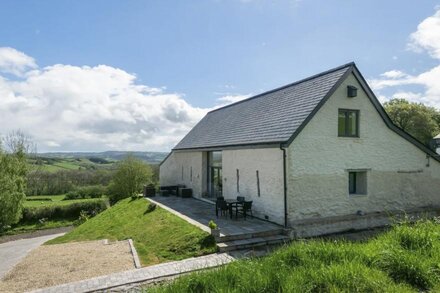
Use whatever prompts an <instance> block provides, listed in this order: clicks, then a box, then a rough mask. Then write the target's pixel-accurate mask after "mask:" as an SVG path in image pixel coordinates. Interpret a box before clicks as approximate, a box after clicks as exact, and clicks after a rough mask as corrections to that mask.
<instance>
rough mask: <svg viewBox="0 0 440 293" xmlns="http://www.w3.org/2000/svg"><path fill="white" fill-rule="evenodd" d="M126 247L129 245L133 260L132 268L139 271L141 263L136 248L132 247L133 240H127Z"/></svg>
mask: <svg viewBox="0 0 440 293" xmlns="http://www.w3.org/2000/svg"><path fill="white" fill-rule="evenodd" d="M128 245H130V250H131V254H132V255H133V260H134V266H135V267H136V268H137V269H140V268H141V267H142V265H141V261H140V259H139V256H138V254H137V251H136V248H135V247H134V244H133V240H132V239H128Z"/></svg>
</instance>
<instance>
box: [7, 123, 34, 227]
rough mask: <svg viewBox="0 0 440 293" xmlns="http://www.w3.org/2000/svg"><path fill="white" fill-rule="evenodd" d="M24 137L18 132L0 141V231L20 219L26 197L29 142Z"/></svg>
mask: <svg viewBox="0 0 440 293" xmlns="http://www.w3.org/2000/svg"><path fill="white" fill-rule="evenodd" d="M25 137H26V136H25V135H24V134H23V133H22V132H19V131H18V132H12V133H10V134H8V135H7V136H6V138H4V139H3V142H1V141H0V230H1V229H4V228H5V227H7V226H9V225H12V224H15V223H17V222H18V221H19V220H20V218H21V213H22V208H23V201H24V199H25V197H26V195H25V190H26V174H27V171H28V165H27V152H28V151H29V150H30V143H29V142H30V141H29V140H25V139H24V138H25ZM3 145H6V150H5V149H4V147H3Z"/></svg>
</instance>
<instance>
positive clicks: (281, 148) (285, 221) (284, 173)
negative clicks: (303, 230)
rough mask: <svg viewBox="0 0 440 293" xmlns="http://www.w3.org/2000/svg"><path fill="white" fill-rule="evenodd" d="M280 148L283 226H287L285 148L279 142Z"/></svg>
mask: <svg viewBox="0 0 440 293" xmlns="http://www.w3.org/2000/svg"><path fill="white" fill-rule="evenodd" d="M280 150H281V151H282V152H283V184H284V188H283V191H284V228H287V176H286V157H287V155H286V149H285V148H283V145H282V144H280Z"/></svg>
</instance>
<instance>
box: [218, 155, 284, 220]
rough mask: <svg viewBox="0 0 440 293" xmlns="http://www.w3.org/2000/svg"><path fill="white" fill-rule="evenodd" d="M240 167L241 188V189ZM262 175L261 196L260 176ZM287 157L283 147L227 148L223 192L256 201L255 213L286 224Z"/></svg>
mask: <svg viewBox="0 0 440 293" xmlns="http://www.w3.org/2000/svg"><path fill="white" fill-rule="evenodd" d="M237 169H238V170H239V191H237ZM257 170H258V172H259V178H260V196H258V189H257V175H256V171H257ZM283 186H284V185H283V156H282V152H281V150H280V149H279V148H261V149H243V150H225V151H223V195H224V196H225V198H236V197H237V196H244V197H245V198H246V200H252V201H253V211H254V215H255V216H258V217H260V218H263V219H264V217H265V216H268V219H269V221H272V222H275V223H279V224H284V191H283Z"/></svg>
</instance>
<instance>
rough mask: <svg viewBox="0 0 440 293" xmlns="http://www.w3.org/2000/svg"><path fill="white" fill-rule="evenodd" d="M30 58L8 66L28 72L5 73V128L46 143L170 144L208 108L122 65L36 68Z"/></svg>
mask: <svg viewBox="0 0 440 293" xmlns="http://www.w3.org/2000/svg"><path fill="white" fill-rule="evenodd" d="M0 49H3V48H0ZM2 51H3V52H5V50H0V52H2ZM7 51H10V48H8V49H7ZM10 52H14V50H13V49H12V51H10ZM17 52H18V51H17ZM3 56H4V55H3ZM23 56H26V55H24V54H23ZM25 59H26V58H25ZM17 60H18V59H17ZM23 60H24V59H23ZM29 60H31V61H32V62H27V63H26V62H21V63H20V62H16V64H15V65H14V66H15V67H14V66H10V67H9V69H12V70H8V72H9V73H12V72H14V74H16V73H19V74H20V75H21V76H22V78H21V79H18V80H8V79H7V78H5V77H2V76H1V75H0V113H2V115H0V133H7V132H9V131H11V130H13V129H21V130H23V131H25V132H26V133H28V134H30V135H32V136H33V138H34V139H35V140H36V143H37V144H38V148H39V150H40V151H47V150H83V151H86V150H108V149H120V150H167V149H170V148H172V147H173V146H174V145H175V144H176V143H177V142H178V141H179V140H180V139H181V138H182V137H183V136H184V135H185V134H186V133H187V132H188V131H189V130H190V129H191V127H192V126H194V124H195V123H197V122H198V121H199V120H200V119H201V118H202V117H203V116H204V115H205V113H206V112H207V111H208V110H209V109H202V108H197V107H193V106H191V105H190V104H188V103H187V102H186V101H185V100H184V99H183V98H182V95H180V94H175V93H166V92H164V89H160V88H152V87H148V86H146V85H141V84H137V83H136V76H135V75H133V74H130V73H127V72H125V71H124V70H121V69H118V68H114V67H110V66H106V65H99V66H95V67H89V66H82V67H79V66H71V65H63V64H56V65H53V66H48V67H45V68H37V67H36V65H35V62H34V61H33V59H32V58H31V57H28V61H29ZM3 64H5V63H3ZM6 64H9V63H6ZM11 64H12V63H11ZM17 64H22V65H21V67H20V66H18V67H17ZM4 68H5V67H3V69H4ZM14 68H15V69H14ZM26 69H28V70H27V71H26ZM29 69H31V70H29Z"/></svg>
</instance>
